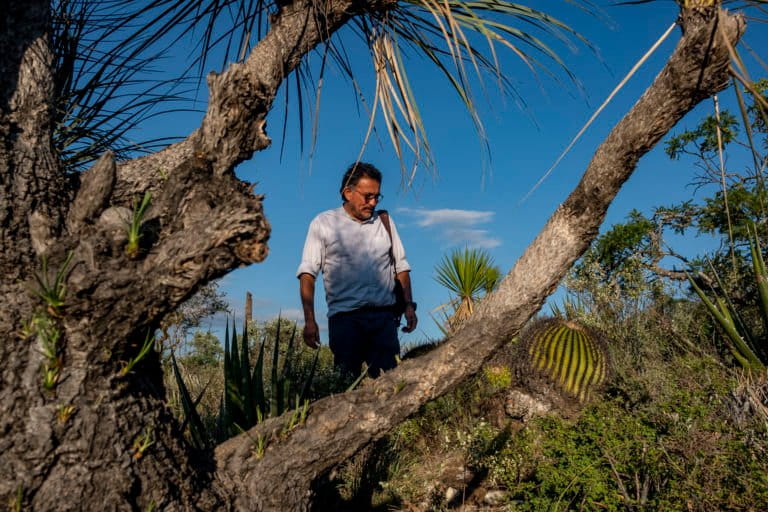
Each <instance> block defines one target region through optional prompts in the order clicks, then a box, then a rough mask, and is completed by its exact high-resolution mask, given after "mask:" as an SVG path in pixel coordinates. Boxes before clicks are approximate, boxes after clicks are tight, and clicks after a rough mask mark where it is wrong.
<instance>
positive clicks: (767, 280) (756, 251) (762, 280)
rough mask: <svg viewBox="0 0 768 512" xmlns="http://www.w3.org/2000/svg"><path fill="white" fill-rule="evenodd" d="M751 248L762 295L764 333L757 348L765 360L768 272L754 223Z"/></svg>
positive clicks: (759, 291)
mask: <svg viewBox="0 0 768 512" xmlns="http://www.w3.org/2000/svg"><path fill="white" fill-rule="evenodd" d="M749 249H750V253H751V256H752V269H753V271H754V273H755V280H756V281H757V290H758V295H759V296H760V313H761V314H760V316H761V317H762V320H763V329H764V333H765V334H764V335H763V339H762V343H761V344H760V345H759V346H757V347H756V348H757V350H758V351H759V352H760V355H761V356H762V359H763V360H765V358H766V356H768V352H767V351H766V349H768V346H767V345H766V343H767V342H768V272H767V271H766V268H765V260H764V259H763V248H762V246H761V244H760V238H759V237H758V235H757V228H756V227H755V226H754V224H753V225H752V230H751V237H750V240H749Z"/></svg>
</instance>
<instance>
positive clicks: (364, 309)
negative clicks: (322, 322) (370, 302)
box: [333, 304, 395, 316]
mask: <svg viewBox="0 0 768 512" xmlns="http://www.w3.org/2000/svg"><path fill="white" fill-rule="evenodd" d="M385 312H389V313H394V312H395V305H394V304H390V305H388V306H361V307H359V308H357V309H353V310H351V311H339V312H338V313H336V314H335V315H333V316H336V315H352V314H355V313H385Z"/></svg>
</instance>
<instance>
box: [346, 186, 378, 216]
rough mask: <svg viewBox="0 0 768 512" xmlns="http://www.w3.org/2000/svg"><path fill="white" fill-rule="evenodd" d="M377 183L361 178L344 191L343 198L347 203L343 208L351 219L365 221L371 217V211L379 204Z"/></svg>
mask: <svg viewBox="0 0 768 512" xmlns="http://www.w3.org/2000/svg"><path fill="white" fill-rule="evenodd" d="M380 189H381V185H380V184H379V182H378V181H376V180H373V179H371V178H368V177H366V176H363V177H362V178H360V180H359V181H358V182H357V184H355V185H353V186H350V187H347V188H345V189H344V198H345V199H346V200H347V202H346V203H345V204H344V208H345V209H346V210H347V213H349V214H350V215H351V216H352V217H354V218H355V219H357V220H359V221H361V222H362V221H366V220H368V219H370V218H371V215H373V210H374V208H376V204H378V202H379V190H380Z"/></svg>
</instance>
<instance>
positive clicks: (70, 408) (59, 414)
mask: <svg viewBox="0 0 768 512" xmlns="http://www.w3.org/2000/svg"><path fill="white" fill-rule="evenodd" d="M75 409H76V407H75V406H74V405H71V404H70V405H67V404H61V405H59V408H58V410H57V411H56V419H57V420H58V421H59V425H64V424H66V423H67V422H68V421H69V418H71V417H72V413H74V412H75Z"/></svg>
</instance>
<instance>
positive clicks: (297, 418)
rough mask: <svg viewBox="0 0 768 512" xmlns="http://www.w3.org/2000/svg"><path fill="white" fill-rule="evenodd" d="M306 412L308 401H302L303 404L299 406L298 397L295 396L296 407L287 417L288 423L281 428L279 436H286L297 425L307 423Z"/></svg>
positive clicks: (307, 410)
mask: <svg viewBox="0 0 768 512" xmlns="http://www.w3.org/2000/svg"><path fill="white" fill-rule="evenodd" d="M308 412H309V400H304V404H303V405H300V402H299V396H298V395H296V407H295V408H294V409H293V412H291V415H290V416H288V421H287V422H286V424H285V425H284V426H283V431H282V432H281V435H283V436H287V435H288V433H289V432H290V431H291V430H293V429H295V428H296V427H298V426H299V425H303V424H304V422H305V421H307V413H308Z"/></svg>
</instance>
